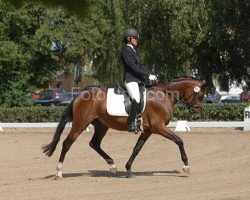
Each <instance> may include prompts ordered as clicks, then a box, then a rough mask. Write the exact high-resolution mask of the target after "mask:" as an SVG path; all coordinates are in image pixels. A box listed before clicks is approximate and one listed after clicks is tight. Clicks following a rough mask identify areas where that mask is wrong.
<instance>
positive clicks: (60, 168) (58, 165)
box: [54, 162, 62, 180]
mask: <svg viewBox="0 0 250 200" xmlns="http://www.w3.org/2000/svg"><path fill="white" fill-rule="evenodd" d="M56 170H57V173H56V175H55V177H54V179H56V180H57V179H61V178H62V163H61V162H58V164H57V166H56Z"/></svg>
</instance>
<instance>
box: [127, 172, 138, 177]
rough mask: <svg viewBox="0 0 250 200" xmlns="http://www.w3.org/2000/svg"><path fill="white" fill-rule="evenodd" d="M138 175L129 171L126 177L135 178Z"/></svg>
mask: <svg viewBox="0 0 250 200" xmlns="http://www.w3.org/2000/svg"><path fill="white" fill-rule="evenodd" d="M135 177H136V176H135V175H134V174H132V173H127V175H126V178H135Z"/></svg>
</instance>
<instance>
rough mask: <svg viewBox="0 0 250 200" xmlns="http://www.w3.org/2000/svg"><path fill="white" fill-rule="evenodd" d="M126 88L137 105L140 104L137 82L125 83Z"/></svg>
mask: <svg viewBox="0 0 250 200" xmlns="http://www.w3.org/2000/svg"><path fill="white" fill-rule="evenodd" d="M125 87H126V88H127V90H128V93H129V95H130V97H131V98H132V99H135V101H136V102H137V103H140V91H139V86H138V83H137V82H130V83H125Z"/></svg>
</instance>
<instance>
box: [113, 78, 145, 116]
mask: <svg viewBox="0 0 250 200" xmlns="http://www.w3.org/2000/svg"><path fill="white" fill-rule="evenodd" d="M139 91H140V104H139V106H138V107H137V113H140V114H141V113H142V111H143V108H144V103H145V102H144V96H143V94H144V92H145V86H144V84H142V83H139ZM114 93H115V94H117V95H123V96H124V106H125V110H126V113H127V114H129V112H130V108H131V100H132V99H131V97H130V96H129V93H128V91H127V88H126V87H125V86H124V85H123V84H121V83H119V82H118V83H116V85H115V88H114Z"/></svg>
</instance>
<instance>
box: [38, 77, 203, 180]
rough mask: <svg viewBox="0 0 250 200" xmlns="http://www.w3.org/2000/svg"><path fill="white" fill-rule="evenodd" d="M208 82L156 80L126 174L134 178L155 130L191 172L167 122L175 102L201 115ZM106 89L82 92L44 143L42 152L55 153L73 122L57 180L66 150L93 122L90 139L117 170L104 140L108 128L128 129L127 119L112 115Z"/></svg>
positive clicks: (183, 78)
mask: <svg viewBox="0 0 250 200" xmlns="http://www.w3.org/2000/svg"><path fill="white" fill-rule="evenodd" d="M205 87H206V82H205V81H200V80H198V79H195V78H193V77H182V78H177V79H173V80H171V81H168V82H161V83H155V84H153V85H151V86H150V87H148V88H147V91H146V96H147V98H146V107H145V110H144V111H143V113H142V115H141V116H142V132H141V134H140V136H139V138H138V141H137V143H136V145H135V147H134V149H133V152H132V154H131V156H130V158H129V160H128V162H127V163H126V166H125V167H126V169H127V177H128V178H129V177H132V176H133V174H132V171H131V166H132V163H133V161H134V159H135V158H136V156H137V155H138V153H139V152H140V150H141V148H142V147H143V145H144V144H145V142H146V141H147V139H148V138H149V137H150V136H151V135H152V134H153V133H154V134H159V135H161V136H163V137H165V138H167V139H169V140H171V141H173V142H175V143H176V144H177V145H178V147H179V150H180V154H181V159H182V161H183V163H184V166H183V168H182V169H183V171H184V173H190V169H189V165H188V158H187V155H186V153H185V149H184V143H183V141H182V139H181V138H180V137H178V136H177V135H176V134H175V133H174V132H173V131H171V130H170V129H169V128H168V127H166V125H167V124H168V123H169V121H170V119H171V117H172V115H173V110H174V105H175V104H176V103H177V102H178V101H179V100H181V101H182V102H184V103H185V105H186V106H187V107H188V108H189V109H190V110H191V111H192V112H193V113H195V114H196V115H201V104H202V101H203V97H204V89H205ZM106 100H107V89H105V88H92V89H90V90H86V91H83V92H82V93H81V94H80V95H79V96H78V97H76V98H75V99H74V100H73V101H72V102H71V104H70V105H69V106H68V107H67V108H66V110H65V111H64V113H63V115H62V117H61V119H60V122H59V124H58V126H57V129H56V132H55V134H54V137H53V139H52V141H51V143H49V144H47V145H45V146H43V147H42V148H43V153H45V154H46V155H47V156H49V157H50V156H52V154H53V153H54V151H55V149H56V146H57V144H58V142H59V140H60V136H61V134H62V132H63V130H64V127H65V125H66V124H67V123H68V122H71V121H72V128H71V130H70V132H69V134H68V136H67V137H66V139H65V140H64V142H63V145H62V150H61V155H60V158H59V162H58V164H57V167H56V169H57V174H56V175H55V179H59V178H62V163H63V161H64V158H65V155H66V153H67V151H68V150H69V149H70V147H71V145H72V144H73V142H74V141H75V140H76V139H77V137H78V136H79V135H80V134H81V133H82V132H83V131H84V130H85V129H86V127H87V126H88V125H90V124H92V125H93V126H94V135H93V137H92V139H91V141H90V142H89V145H90V147H92V148H93V149H94V150H95V151H96V152H97V153H98V154H100V156H102V157H103V158H104V159H105V161H106V162H107V163H108V164H109V165H110V171H112V172H113V173H115V172H116V170H117V168H116V166H115V163H114V160H113V159H112V158H111V157H110V156H109V155H108V154H107V153H106V152H104V151H103V150H102V148H101V142H102V139H103V138H104V136H105V134H106V133H107V131H108V129H109V128H113V129H116V130H119V131H127V127H128V118H127V117H121V116H111V115H109V114H108V113H107V107H106Z"/></svg>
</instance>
